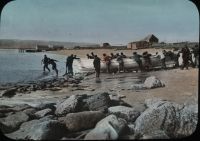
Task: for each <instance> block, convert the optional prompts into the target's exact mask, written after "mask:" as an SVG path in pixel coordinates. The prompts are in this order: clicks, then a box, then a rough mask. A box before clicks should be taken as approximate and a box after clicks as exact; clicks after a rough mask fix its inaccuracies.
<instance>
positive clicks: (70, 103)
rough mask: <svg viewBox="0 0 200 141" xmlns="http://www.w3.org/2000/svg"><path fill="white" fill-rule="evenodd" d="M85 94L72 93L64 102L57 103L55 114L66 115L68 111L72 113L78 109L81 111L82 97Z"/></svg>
mask: <svg viewBox="0 0 200 141" xmlns="http://www.w3.org/2000/svg"><path fill="white" fill-rule="evenodd" d="M85 97H86V96H85V95H80V96H79V95H72V96H70V97H69V98H67V99H66V100H65V101H64V102H62V103H61V104H59V105H58V106H57V108H56V111H55V114H56V115H57V116H62V115H66V114H68V113H74V112H78V111H82V107H83V105H84V104H83V99H84V98H85Z"/></svg>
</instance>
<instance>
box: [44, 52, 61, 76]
mask: <svg viewBox="0 0 200 141" xmlns="http://www.w3.org/2000/svg"><path fill="white" fill-rule="evenodd" d="M56 62H58V61H57V60H54V59H51V58H48V57H47V55H44V58H43V59H42V63H43V64H44V66H43V72H45V69H47V70H48V71H49V72H50V69H49V67H48V65H49V64H51V65H52V70H54V71H55V72H56V75H58V69H57V66H56Z"/></svg>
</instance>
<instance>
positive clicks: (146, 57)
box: [142, 51, 152, 71]
mask: <svg viewBox="0 0 200 141" xmlns="http://www.w3.org/2000/svg"><path fill="white" fill-rule="evenodd" d="M142 56H143V58H144V69H145V70H146V71H149V69H150V67H151V65H152V64H151V58H150V56H151V54H149V53H148V52H147V51H145V52H144V53H143V54H142Z"/></svg>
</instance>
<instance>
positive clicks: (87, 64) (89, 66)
mask: <svg viewBox="0 0 200 141" xmlns="http://www.w3.org/2000/svg"><path fill="white" fill-rule="evenodd" d="M123 60H124V67H125V70H127V71H137V70H138V69H139V66H138V64H137V63H136V62H135V61H134V59H132V58H124V59H123ZM141 60H142V63H143V64H144V59H143V58H141ZM151 62H152V68H154V69H156V68H161V66H162V65H161V61H160V59H159V57H154V56H151ZM79 63H80V66H81V70H82V71H85V72H87V71H94V67H93V59H86V58H85V59H81V60H80V61H79ZM118 66H119V63H118V62H117V59H112V60H111V66H110V69H111V71H112V72H116V71H117V70H118ZM166 66H167V67H168V68H169V67H174V66H175V61H174V59H173V58H171V57H170V56H166ZM101 71H102V72H106V63H105V62H104V61H101Z"/></svg>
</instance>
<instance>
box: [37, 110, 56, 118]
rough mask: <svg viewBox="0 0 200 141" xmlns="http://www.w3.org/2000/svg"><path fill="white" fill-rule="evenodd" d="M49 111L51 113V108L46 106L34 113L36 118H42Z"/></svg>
mask: <svg viewBox="0 0 200 141" xmlns="http://www.w3.org/2000/svg"><path fill="white" fill-rule="evenodd" d="M51 113H52V110H51V109H49V108H47V109H44V110H41V111H38V112H36V113H35V114H34V115H35V117H36V118H42V117H44V116H46V115H49V114H51Z"/></svg>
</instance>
